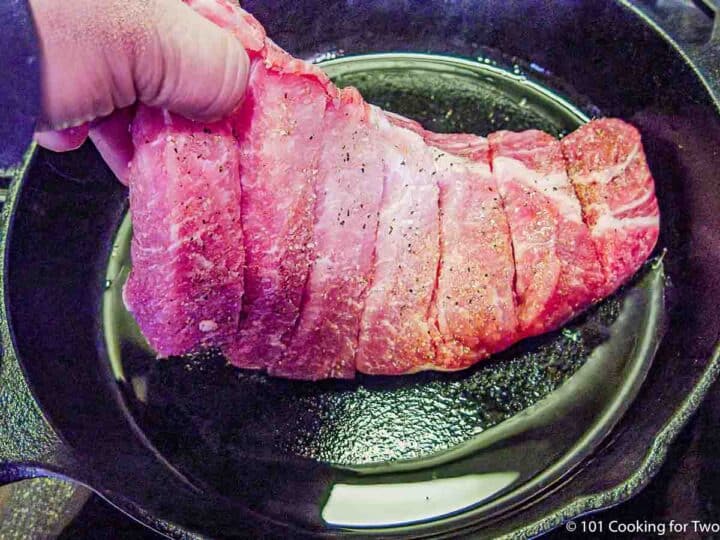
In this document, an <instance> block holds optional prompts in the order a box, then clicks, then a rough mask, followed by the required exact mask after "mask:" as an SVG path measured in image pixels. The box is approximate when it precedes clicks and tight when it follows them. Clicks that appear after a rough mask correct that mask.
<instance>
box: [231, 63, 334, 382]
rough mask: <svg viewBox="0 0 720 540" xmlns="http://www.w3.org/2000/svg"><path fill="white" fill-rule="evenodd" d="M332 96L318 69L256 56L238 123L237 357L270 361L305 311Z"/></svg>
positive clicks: (248, 364)
mask: <svg viewBox="0 0 720 540" xmlns="http://www.w3.org/2000/svg"><path fill="white" fill-rule="evenodd" d="M327 102H328V97H327V94H326V92H325V90H324V88H323V86H322V85H321V84H319V83H318V82H317V80H315V79H314V78H313V77H304V76H302V75H300V74H298V75H296V76H292V75H291V76H288V75H286V74H284V73H278V72H276V71H271V70H268V69H267V67H266V66H265V64H263V63H260V62H257V63H255V64H254V66H253V68H252V72H251V75H250V83H249V87H248V93H247V96H246V101H245V104H244V105H243V107H242V109H241V111H240V112H239V113H238V115H236V117H235V119H234V121H235V129H236V134H237V138H238V144H239V150H240V163H241V167H242V171H243V172H242V176H241V182H242V186H243V191H244V192H245V193H246V194H247V195H246V196H245V197H243V201H242V227H243V233H244V238H245V297H244V300H243V308H242V315H241V319H240V326H239V331H238V333H237V337H236V339H235V340H234V342H233V343H232V344H231V345H230V346H228V347H227V348H226V350H225V352H226V355H227V356H228V358H229V360H230V362H231V363H233V364H235V365H237V366H239V367H244V368H263V367H264V368H268V367H270V366H272V365H274V363H275V362H276V361H277V360H279V358H280V356H281V355H282V353H283V351H284V350H285V343H284V338H286V337H287V335H288V334H289V333H290V332H291V331H292V330H293V328H294V327H295V323H296V320H297V317H298V315H299V313H300V303H301V299H302V295H303V289H304V287H305V282H306V280H307V276H308V273H309V271H310V266H311V262H312V257H313V245H312V242H313V222H314V221H315V217H314V206H315V198H316V195H315V182H316V177H317V174H318V161H319V158H320V148H321V145H322V139H323V117H324V115H325V109H326V106H327Z"/></svg>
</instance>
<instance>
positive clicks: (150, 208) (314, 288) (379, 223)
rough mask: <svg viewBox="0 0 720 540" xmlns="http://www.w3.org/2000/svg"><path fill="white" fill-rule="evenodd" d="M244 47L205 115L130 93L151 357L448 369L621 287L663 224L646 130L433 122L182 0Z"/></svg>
mask: <svg viewBox="0 0 720 540" xmlns="http://www.w3.org/2000/svg"><path fill="white" fill-rule="evenodd" d="M188 3H189V4H190V5H191V6H192V7H193V8H194V9H196V10H198V11H199V12H200V13H201V14H203V15H204V16H206V17H208V18H209V19H210V20H212V21H214V22H215V23H217V24H219V25H221V26H223V27H225V28H227V29H228V30H230V31H232V32H233V33H234V34H235V35H236V36H237V38H238V39H240V40H241V41H242V43H243V44H244V46H245V47H246V49H247V50H248V53H249V55H250V58H251V62H252V66H251V74H250V82H249V89H248V95H247V99H246V101H245V102H244V104H243V105H242V107H241V108H240V109H239V110H238V111H237V112H236V113H234V114H233V115H232V116H231V118H228V119H226V120H224V121H223V122H220V123H218V124H217V125H212V126H204V125H198V124H195V123H192V122H189V121H185V120H180V119H177V118H175V117H173V116H171V115H169V114H167V113H162V112H159V111H151V110H148V109H145V108H141V110H140V111H139V113H138V115H137V117H136V118H135V119H134V127H133V133H134V142H135V154H134V157H133V160H132V163H131V167H130V171H131V174H130V179H129V184H130V204H131V211H132V218H133V227H134V239H133V246H132V255H133V271H132V273H131V275H130V279H129V282H128V284H127V287H126V290H125V297H126V302H127V305H128V308H129V309H130V310H131V311H132V312H133V314H134V315H135V317H136V319H137V321H138V324H139V325H140V328H141V329H142V331H143V333H144V335H145V336H146V337H147V339H148V341H149V342H150V344H151V345H152V346H153V347H154V348H155V349H156V350H157V351H158V353H159V354H160V355H164V356H165V355H171V354H184V353H188V352H193V351H196V350H198V349H201V348H205V347H217V348H220V349H221V350H222V351H223V352H224V353H225V354H226V356H227V357H228V359H229V360H230V362H232V363H233V364H235V365H237V366H239V367H243V368H253V369H263V370H266V371H267V372H268V373H270V374H273V375H277V376H282V377H289V378H297V379H311V380H317V379H322V378H350V377H353V376H354V374H355V372H356V371H359V372H362V373H371V374H384V375H389V374H393V375H394V374H402V373H412V372H416V371H420V370H425V369H437V370H457V369H462V368H465V367H467V366H469V365H472V364H473V363H475V362H477V361H479V360H481V359H482V358H486V357H487V356H489V355H491V354H493V353H495V352H498V351H500V350H502V349H505V348H507V347H508V346H510V345H512V344H513V343H515V342H517V341H518V340H521V339H523V338H526V337H529V336H533V335H537V334H540V333H543V332H548V331H550V330H553V329H556V328H558V327H560V326H561V325H562V324H564V323H565V322H566V321H568V320H569V319H571V318H572V317H574V316H576V315H577V314H579V313H580V312H581V311H582V310H584V309H586V308H587V307H588V306H590V305H591V304H592V303H593V302H596V301H598V300H600V299H601V298H603V297H605V296H607V295H608V294H610V293H612V292H613V291H615V290H616V289H617V288H618V287H619V286H620V285H621V284H622V283H624V282H625V281H627V279H628V278H629V277H630V276H631V275H632V274H633V273H634V272H635V271H636V270H637V269H638V267H639V266H640V265H641V264H642V263H643V261H644V260H645V259H646V258H647V257H648V255H649V254H650V252H651V251H652V249H653V247H654V245H655V243H656V241H657V237H658V231H659V222H658V220H659V215H658V207H657V201H656V199H655V194H654V186H653V181H652V177H651V176H650V172H649V170H648V168H647V164H646V162H645V157H644V154H643V151H642V145H641V143H640V136H639V134H638V133H637V131H636V130H635V129H634V128H632V127H631V126H629V125H628V124H626V123H624V122H622V121H620V120H612V119H603V120H596V121H593V122H590V123H589V124H588V125H586V126H583V127H581V128H580V129H578V130H577V131H576V132H575V133H573V134H571V135H569V136H568V137H566V138H565V139H564V140H563V141H562V142H560V141H557V140H556V139H554V138H553V137H551V136H550V135H547V134H545V133H542V132H539V131H534V130H531V131H525V132H522V133H510V132H497V133H492V134H490V135H489V136H488V138H487V139H486V138H483V137H479V136H476V135H469V134H436V133H431V132H429V131H426V130H425V129H424V128H423V127H422V126H421V125H420V124H418V123H416V122H414V121H412V120H409V119H406V118H403V117H401V116H398V115H395V114H391V113H386V112H384V111H382V110H380V109H378V108H377V107H374V106H371V105H368V104H367V103H365V102H364V101H363V99H362V97H361V96H360V95H359V94H358V93H357V91H356V90H355V89H352V88H346V89H343V90H339V89H337V88H336V87H335V86H334V85H333V84H332V83H331V82H330V81H329V79H328V78H327V76H325V74H324V73H323V72H322V71H321V70H320V69H319V68H318V67H317V66H314V65H311V64H308V63H306V62H303V61H301V60H297V59H295V58H292V57H291V56H290V55H289V54H288V53H286V52H285V51H283V50H282V49H280V48H279V47H278V46H277V45H276V44H274V43H273V42H272V41H271V40H269V39H268V38H267V37H266V36H265V31H264V30H263V28H262V26H260V24H259V23H258V22H257V21H256V20H255V19H254V18H253V17H252V16H251V15H249V14H248V13H246V12H244V11H243V10H241V9H240V8H239V7H237V6H235V5H233V4H231V3H229V2H226V1H225V0H191V1H189V2H188Z"/></svg>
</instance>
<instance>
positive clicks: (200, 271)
mask: <svg viewBox="0 0 720 540" xmlns="http://www.w3.org/2000/svg"><path fill="white" fill-rule="evenodd" d="M133 141H134V144H135V157H134V159H133V162H132V164H131V166H130V172H129V185H130V207H131V213H132V222H133V240H132V263H133V268H132V271H131V273H130V276H129V278H128V281H127V285H126V287H125V290H124V297H125V303H126V305H127V307H128V309H129V310H130V311H131V312H132V314H133V315H134V316H135V319H136V320H137V321H138V324H139V325H140V327H141V328H142V330H143V333H144V334H145V336H146V338H147V339H148V341H149V342H150V344H151V345H152V347H153V348H154V349H155V350H156V351H157V352H158V354H160V355H162V356H169V355H172V354H184V353H187V352H189V351H196V350H199V349H200V348H202V347H204V346H210V345H212V346H218V345H221V344H223V343H226V342H228V340H230V339H231V338H232V337H234V336H235V334H236V330H237V322H238V315H239V312H240V306H241V301H242V297H243V264H244V248H243V237H242V227H241V223H240V201H241V186H240V178H239V175H240V169H239V153H238V147H237V144H236V142H235V138H234V137H233V136H232V133H231V132H230V128H229V126H228V125H227V123H225V122H221V123H217V124H212V125H200V124H196V123H192V122H189V121H187V120H184V119H182V118H178V117H174V116H171V115H169V114H167V113H162V112H160V111H158V110H154V109H149V108H146V107H141V108H140V109H139V111H138V113H137V117H136V121H135V124H134V130H133Z"/></svg>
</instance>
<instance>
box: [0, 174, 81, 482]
mask: <svg viewBox="0 0 720 540" xmlns="http://www.w3.org/2000/svg"><path fill="white" fill-rule="evenodd" d="M3 180H7V179H3ZM7 185H8V183H7V182H3V183H2V184H0V206H2V205H3V204H4V202H5V199H6V196H7V193H8V189H6V187H5V186H7ZM6 210H7V209H3V212H2V219H1V223H2V226H1V227H0V235H1V236H2V237H5V231H6V226H7V219H8V215H7V211H6ZM0 247H1V248H2V249H0V261H2V259H3V258H4V246H3V245H2V242H0ZM2 266H4V264H0V267H2ZM2 281H3V276H2V275H1V274H0V293H2V294H0V351H1V352H2V354H1V356H0V484H5V483H9V482H14V481H16V480H22V479H25V478H33V477H37V476H48V475H53V474H60V475H61V474H62V473H61V471H63V470H67V468H66V466H67V464H69V463H70V461H71V460H70V456H69V452H68V451H67V450H66V448H67V447H66V445H64V444H63V443H62V441H61V440H60V437H59V436H58V435H57V434H56V433H55V431H54V430H53V429H52V427H51V426H50V424H49V423H48V421H47V420H46V419H45V417H44V416H43V414H42V412H41V410H40V408H39V406H38V404H37V403H36V402H35V399H34V398H33V395H32V392H31V391H30V388H29V387H28V384H27V381H26V379H25V375H24V374H23V372H22V368H21V367H20V364H19V362H18V359H17V357H16V355H15V354H14V350H13V346H12V341H11V339H10V328H9V324H8V320H7V317H6V316H5V313H7V312H6V310H5V298H4V297H5V295H4V285H3V283H2Z"/></svg>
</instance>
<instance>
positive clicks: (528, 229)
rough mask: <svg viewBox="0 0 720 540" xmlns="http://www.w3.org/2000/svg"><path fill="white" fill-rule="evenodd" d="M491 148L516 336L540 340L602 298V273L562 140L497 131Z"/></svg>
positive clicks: (526, 132) (546, 136) (493, 136)
mask: <svg viewBox="0 0 720 540" xmlns="http://www.w3.org/2000/svg"><path fill="white" fill-rule="evenodd" d="M490 144H491V152H492V167H493V172H494V174H495V177H496V178H497V181H498V186H499V189H500V193H501V195H502V198H503V204H504V207H505V211H506V214H507V217H508V221H509V223H510V231H511V236H512V244H513V252H514V258H515V292H516V294H517V300H518V319H519V322H520V327H519V336H521V337H526V336H532V335H537V334H541V333H543V332H547V331H549V330H552V329H554V328H557V327H558V326H559V325H561V324H562V323H564V322H565V321H567V320H568V319H569V318H570V317H572V316H573V315H576V314H577V313H579V312H580V310H582V309H584V308H586V307H587V306H589V305H590V304H591V303H592V302H593V301H595V300H597V299H598V298H599V291H600V290H601V288H602V283H603V276H602V271H601V268H600V265H599V263H598V257H597V254H596V253H595V246H594V245H593V242H592V240H591V239H590V235H589V232H588V229H587V227H586V226H585V224H584V223H583V221H582V211H581V208H580V204H579V202H578V199H577V197H576V196H575V192H574V190H573V188H572V186H571V185H570V182H569V180H568V177H567V173H566V171H565V161H564V159H563V155H562V150H561V147H560V143H559V141H557V140H556V139H555V138H554V137H552V136H550V135H548V134H547V133H543V132H541V131H536V130H530V131H524V132H522V133H512V132H508V131H500V132H497V133H493V134H491V135H490Z"/></svg>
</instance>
